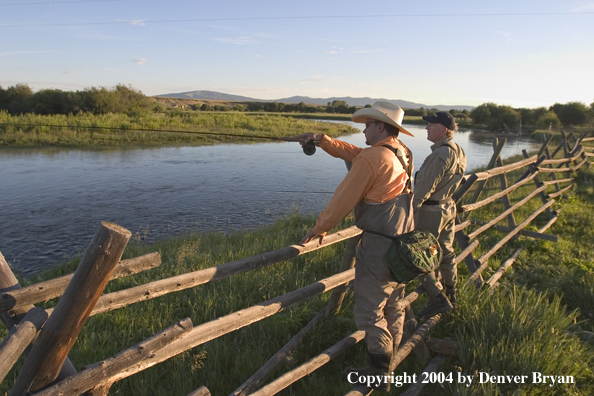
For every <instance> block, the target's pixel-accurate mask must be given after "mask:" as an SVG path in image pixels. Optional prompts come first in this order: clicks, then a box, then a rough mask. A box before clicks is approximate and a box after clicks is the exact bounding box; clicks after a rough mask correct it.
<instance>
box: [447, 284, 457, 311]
mask: <svg viewBox="0 0 594 396" xmlns="http://www.w3.org/2000/svg"><path fill="white" fill-rule="evenodd" d="M445 294H446V297H447V298H448V300H450V304H452V307H454V311H455V310H457V309H458V303H457V302H456V286H450V285H446V287H445Z"/></svg>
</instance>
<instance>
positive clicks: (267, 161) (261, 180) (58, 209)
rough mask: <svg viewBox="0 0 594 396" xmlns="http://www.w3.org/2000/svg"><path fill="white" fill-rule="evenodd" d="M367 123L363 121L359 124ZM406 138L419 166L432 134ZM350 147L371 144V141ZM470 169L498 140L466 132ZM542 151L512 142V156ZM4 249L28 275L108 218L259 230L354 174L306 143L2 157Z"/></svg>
mask: <svg viewBox="0 0 594 396" xmlns="http://www.w3.org/2000/svg"><path fill="white" fill-rule="evenodd" d="M355 125H358V124H355ZM407 128H409V130H411V131H412V132H413V133H414V134H415V135H416V137H415V138H410V137H408V136H404V137H403V141H404V142H405V143H406V144H407V145H408V146H409V147H410V148H411V149H412V150H413V152H414V155H415V166H416V167H417V168H418V167H419V166H420V165H421V163H422V161H423V160H424V158H425V156H426V155H427V154H428V153H429V151H430V149H429V146H430V142H429V141H427V140H426V132H425V130H424V129H423V128H422V127H418V126H407ZM344 140H346V141H349V142H350V143H353V144H356V145H359V146H365V143H364V140H365V139H364V136H363V134H356V135H351V136H347V137H345V138H344ZM456 141H458V142H459V143H460V144H461V145H462V146H463V147H464V149H465V150H466V153H467V155H468V161H469V166H470V167H475V166H479V165H481V164H485V163H486V162H487V161H488V160H489V158H490V156H491V153H492V146H491V137H490V136H488V137H486V138H475V137H474V136H473V133H472V132H470V131H466V132H460V133H458V134H457V135H456ZM534 147H536V144H535V143H534V142H532V141H530V140H529V139H528V138H523V139H519V140H513V141H512V140H510V141H509V142H508V144H507V146H506V150H505V151H504V154H503V155H504V157H505V156H507V155H511V154H517V153H519V152H520V151H521V149H524V148H528V149H531V148H534ZM0 169H2V172H1V173H0V185H1V186H2V188H1V189H0V202H1V203H2V220H3V227H2V229H1V230H0V251H1V252H2V253H3V254H4V256H5V258H6V259H7V261H8V262H9V263H11V265H12V266H13V268H15V270H16V271H18V272H21V273H22V274H24V275H28V274H31V273H33V272H35V271H39V270H40V269H43V268H47V267H51V266H52V265H55V264H56V263H58V262H60V261H62V260H64V259H67V258H69V257H72V256H74V255H76V254H79V253H80V252H81V251H82V250H83V249H85V248H86V247H87V246H88V244H89V242H90V241H91V239H92V236H93V235H94V233H95V231H96V229H97V227H98V224H99V222H100V221H111V222H114V223H117V224H120V225H122V226H124V227H126V228H128V229H129V230H130V231H132V233H133V234H135V233H137V234H138V235H139V236H142V235H146V236H148V240H155V239H159V238H163V237H167V236H171V235H178V234H182V233H186V232H189V231H208V230H220V231H228V230H232V229H245V228H252V227H256V226H260V225H264V224H270V223H272V222H274V221H275V220H276V219H278V218H279V217H281V216H284V215H286V214H288V213H291V212H293V211H298V212H300V213H302V214H309V213H318V212H319V211H320V210H321V209H323V208H324V206H325V205H326V204H327V202H328V200H329V198H330V197H331V195H332V193H333V191H334V189H335V188H336V186H337V185H338V183H340V181H341V180H342V178H343V177H344V175H345V173H346V168H345V166H344V163H343V162H342V161H340V160H336V159H334V158H332V157H330V156H328V155H326V154H325V153H323V152H322V151H321V150H318V152H317V153H316V154H315V155H313V156H305V155H304V154H303V151H302V150H301V148H300V147H299V145H298V144H297V143H264V144H253V145H220V146H205V147H175V148H157V149H155V148H150V149H137V150H102V151H92V150H68V149H55V148H53V149H43V150H27V149H19V150H16V149H9V150H0Z"/></svg>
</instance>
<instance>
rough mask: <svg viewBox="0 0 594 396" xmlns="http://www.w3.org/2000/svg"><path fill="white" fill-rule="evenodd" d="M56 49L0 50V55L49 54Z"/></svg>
mask: <svg viewBox="0 0 594 396" xmlns="http://www.w3.org/2000/svg"><path fill="white" fill-rule="evenodd" d="M54 52H57V51H14V52H0V56H6V55H24V54H50V53H54Z"/></svg>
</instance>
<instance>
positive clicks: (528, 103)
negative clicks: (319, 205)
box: [0, 0, 594, 108]
mask: <svg viewBox="0 0 594 396" xmlns="http://www.w3.org/2000/svg"><path fill="white" fill-rule="evenodd" d="M592 70H594V0H566V1H563V2H561V1H558V0H555V1H550V0H539V1H536V0H524V1H518V0H514V1H509V0H499V1H488V2H486V1H476V0H475V1H446V0H440V1H437V0H435V1H433V0H432V1H425V0H417V1H400V0H377V1H376V0H366V1H360V0H359V1H351V0H341V1H324V0H316V1H310V0H299V1H269V0H242V1H239V0H238V1H230V0H214V1H213V0H210V1H189V0H167V1H153V0H146V1H132V0H62V1H47V0H0V86H2V87H3V88H7V87H9V86H13V85H16V84H19V83H26V84H28V85H29V86H30V87H31V88H32V89H33V90H34V91H37V90H40V89H47V88H56V89H61V90H65V91H76V90H82V89H84V88H89V87H114V86H115V85H116V84H125V85H131V86H132V87H134V88H135V89H138V90H140V91H142V92H143V93H144V94H146V95H151V96H152V95H160V94H167V93H177V92H186V91H195V90H210V91H217V92H223V93H228V94H233V95H242V96H248V97H252V98H257V99H266V100H274V99H279V98H284V97H289V96H295V95H299V96H309V97H314V98H328V97H342V96H351V97H371V98H385V99H402V100H407V101H412V102H417V103H422V104H425V105H430V106H431V105H470V106H477V105H480V104H481V103H485V102H494V103H497V104H501V105H510V106H513V107H529V108H532V107H538V106H546V107H548V106H551V105H553V104H554V103H567V102H570V101H581V102H584V103H586V104H587V105H589V104H590V103H592V102H594V77H593V74H594V73H593V72H592Z"/></svg>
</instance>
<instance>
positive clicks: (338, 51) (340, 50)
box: [324, 46, 383, 55]
mask: <svg viewBox="0 0 594 396" xmlns="http://www.w3.org/2000/svg"><path fill="white" fill-rule="evenodd" d="M374 52H383V51H381V50H349V49H347V50H345V49H344V48H342V47H335V46H332V50H330V51H326V52H324V53H325V54H330V55H335V54H342V53H346V54H371V53H374Z"/></svg>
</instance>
